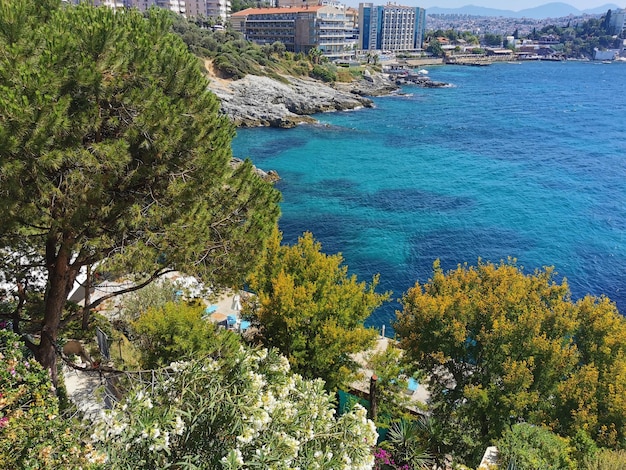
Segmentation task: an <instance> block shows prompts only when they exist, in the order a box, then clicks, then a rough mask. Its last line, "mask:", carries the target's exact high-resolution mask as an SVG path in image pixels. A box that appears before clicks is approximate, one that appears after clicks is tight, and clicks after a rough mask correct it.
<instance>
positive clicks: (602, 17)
mask: <svg viewBox="0 0 626 470" xmlns="http://www.w3.org/2000/svg"><path fill="white" fill-rule="evenodd" d="M76 2H80V0H73V1H72V3H76ZM93 3H94V4H96V5H97V6H99V5H102V6H106V7H109V8H112V9H126V8H137V9H139V10H140V11H145V10H147V9H149V8H152V7H160V8H165V9H168V10H171V11H173V12H175V13H177V14H180V15H183V16H185V17H186V18H188V19H191V20H193V19H195V20H196V21H197V22H199V23H201V24H202V25H203V26H204V27H210V28H213V29H223V28H230V29H233V30H235V31H237V32H239V33H241V34H242V35H243V37H244V38H245V39H247V40H248V41H251V42H254V43H256V44H259V45H262V46H263V45H268V46H269V45H272V44H275V43H281V44H283V45H284V46H285V50H286V51H289V52H293V53H296V54H297V53H303V54H309V53H310V51H311V50H314V49H315V50H317V51H319V54H320V55H321V56H322V57H325V58H326V59H328V60H331V61H336V62H341V61H349V60H350V59H353V58H356V57H358V56H359V55H361V56H362V55H363V54H368V53H369V54H371V57H374V56H375V57H376V59H378V58H381V59H382V58H384V57H388V56H390V55H394V56H395V55H397V54H400V55H407V56H409V57H411V58H416V57H421V58H438V59H441V60H442V61H443V62H446V63H468V62H469V63H481V62H485V61H490V60H528V59H535V60H538V59H544V60H545V59H550V60H563V59H572V58H575V59H591V60H602V61H612V60H622V59H623V58H625V57H626V45H625V41H624V37H625V34H624V31H625V26H626V9H615V10H613V11H612V10H608V11H607V12H604V13H602V14H590V13H582V12H581V15H580V16H574V15H572V14H570V15H568V16H565V17H560V18H546V19H535V18H526V17H523V18H519V17H516V18H506V17H490V16H478V15H470V14H432V15H427V12H426V10H425V9H424V8H420V7H409V6H402V5H398V4H396V3H391V2H389V3H387V4H384V5H375V4H374V3H360V4H359V6H358V8H352V7H348V6H346V5H344V4H342V3H340V2H338V1H332V0H322V1H318V0H275V1H272V2H267V1H263V2H261V1H256V0H232V1H231V0H193V1H191V0H95V1H93ZM435 11H437V9H435Z"/></svg>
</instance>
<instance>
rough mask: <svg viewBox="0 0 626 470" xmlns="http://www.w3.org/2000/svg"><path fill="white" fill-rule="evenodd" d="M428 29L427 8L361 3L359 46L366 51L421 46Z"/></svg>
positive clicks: (414, 48) (402, 49)
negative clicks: (425, 31)
mask: <svg viewBox="0 0 626 470" xmlns="http://www.w3.org/2000/svg"><path fill="white" fill-rule="evenodd" d="M425 28H426V10H424V9H423V8H419V7H405V6H399V5H394V4H391V3H388V4H387V5H374V4H373V3H360V4H359V31H360V39H359V47H360V49H363V50H383V51H410V50H416V49H420V48H421V47H422V41H423V39H424V30H425Z"/></svg>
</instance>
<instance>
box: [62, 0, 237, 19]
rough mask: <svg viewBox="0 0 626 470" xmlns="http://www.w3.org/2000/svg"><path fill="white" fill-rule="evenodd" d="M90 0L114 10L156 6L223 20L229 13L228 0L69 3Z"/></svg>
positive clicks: (140, 0)
mask: <svg viewBox="0 0 626 470" xmlns="http://www.w3.org/2000/svg"><path fill="white" fill-rule="evenodd" d="M81 1H90V3H92V4H94V5H95V6H106V7H109V8H112V9H114V10H120V9H123V8H137V9H138V10H139V11H146V10H148V9H149V8H151V7H153V6H156V7H158V8H164V9H166V10H170V11H173V12H174V13H177V14H179V15H183V16H186V17H198V16H203V17H206V18H215V19H221V20H222V21H223V22H225V21H226V20H227V19H228V17H229V15H230V7H231V3H230V0H69V3H79V2H81Z"/></svg>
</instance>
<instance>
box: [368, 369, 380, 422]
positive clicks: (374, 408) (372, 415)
mask: <svg viewBox="0 0 626 470" xmlns="http://www.w3.org/2000/svg"><path fill="white" fill-rule="evenodd" d="M377 381H378V376H377V375H376V374H374V375H372V377H371V378H370V409H369V413H368V415H369V416H368V418H369V419H371V420H372V421H375V420H376V415H377V414H378V397H377V396H376V382H377Z"/></svg>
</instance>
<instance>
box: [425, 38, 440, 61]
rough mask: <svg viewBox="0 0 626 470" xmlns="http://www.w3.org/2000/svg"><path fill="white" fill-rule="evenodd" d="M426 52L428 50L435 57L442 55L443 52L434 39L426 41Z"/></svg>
mask: <svg viewBox="0 0 626 470" xmlns="http://www.w3.org/2000/svg"><path fill="white" fill-rule="evenodd" d="M426 52H430V53H431V54H432V55H434V56H435V57H443V56H444V52H443V49H442V47H441V43H440V42H439V41H437V40H436V39H433V40H432V41H430V42H429V43H428V47H427V48H426Z"/></svg>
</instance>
